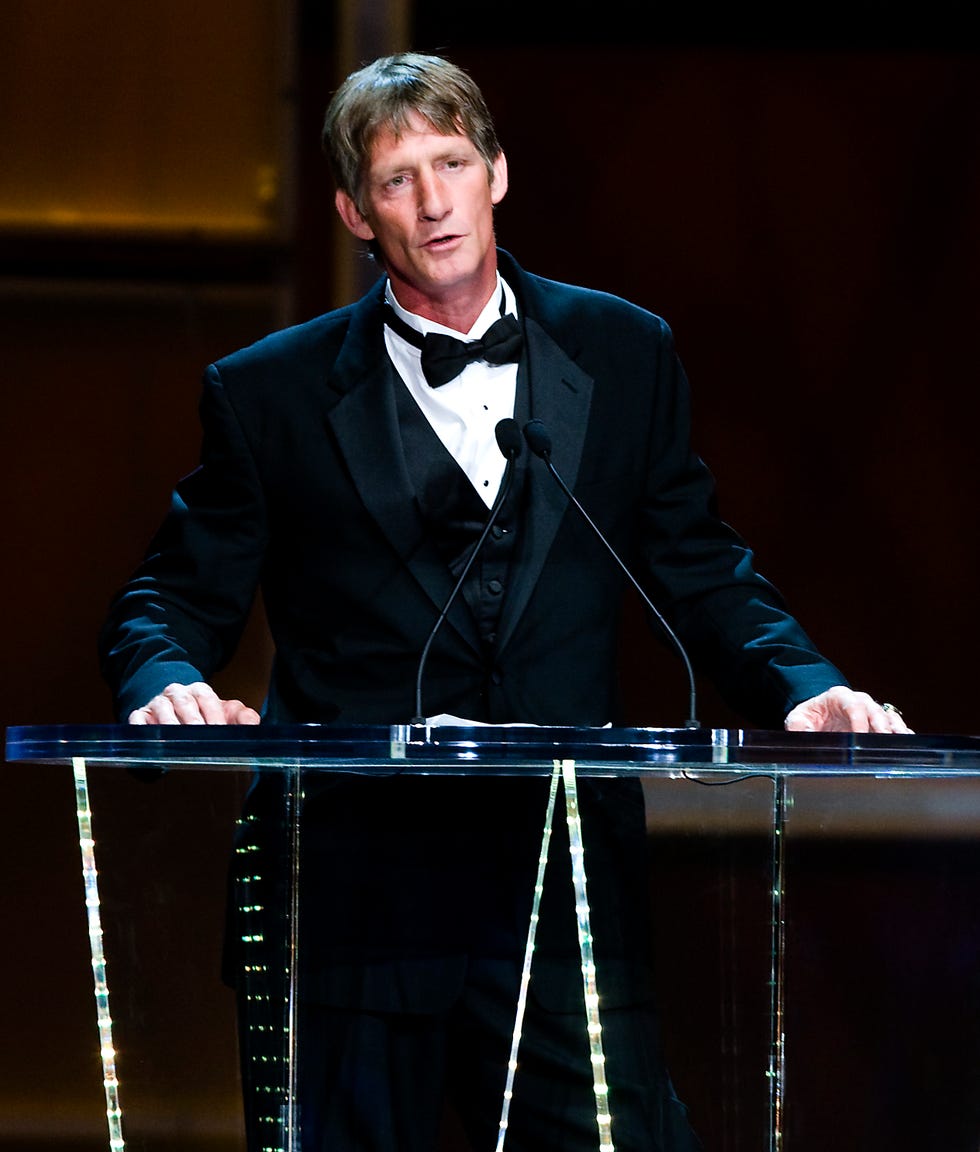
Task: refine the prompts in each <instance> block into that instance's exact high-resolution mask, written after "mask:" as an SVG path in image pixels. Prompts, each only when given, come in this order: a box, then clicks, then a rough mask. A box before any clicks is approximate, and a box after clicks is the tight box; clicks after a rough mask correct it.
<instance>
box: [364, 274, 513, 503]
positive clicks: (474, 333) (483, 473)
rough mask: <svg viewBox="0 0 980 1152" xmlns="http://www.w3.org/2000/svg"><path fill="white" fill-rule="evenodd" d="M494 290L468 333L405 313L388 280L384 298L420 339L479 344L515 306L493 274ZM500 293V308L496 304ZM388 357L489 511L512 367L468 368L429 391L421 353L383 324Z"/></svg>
mask: <svg viewBox="0 0 980 1152" xmlns="http://www.w3.org/2000/svg"><path fill="white" fill-rule="evenodd" d="M497 286H498V287H497V291H496V292H494V293H493V295H492V296H491V297H490V299H489V301H488V302H487V305H486V307H485V308H484V309H483V311H482V312H481V313H480V315H479V316H478V317H477V318H476V322H475V323H474V325H473V327H472V328H471V329H470V330H469V332H456V331H454V330H453V329H452V328H446V327H445V326H444V325H442V324H436V323H435V322H434V321H432V320H426V319H425V317H423V316H417V315H415V313H414V312H407V311H406V310H405V309H404V308H403V307H402V306H401V305H400V304H399V303H398V301H397V299H396V298H395V294H394V292H393V291H392V288H391V282H390V281H389V282H388V284H387V286H386V288H385V298H386V299H387V301H388V303H389V304H390V305H391V306H392V308H394V310H395V312H396V314H397V315H398V316H400V317H401V318H402V320H404V321H405V323H406V324H409V325H411V327H412V328H414V329H416V331H418V332H421V333H422V334H423V335H425V334H426V333H427V332H441V333H443V334H444V335H446V336H455V337H456V338H457V340H479V339H480V337H481V336H483V334H484V333H485V332H486V330H487V329H488V328H489V327H490V325H491V324H493V323H494V322H495V321H497V320H499V319H500V317H501V315H506V314H508V313H513V314H514V315H516V314H517V301H516V298H515V297H514V293H513V292H512V291H511V289H510V288H509V286H508V285H507V284H506V283H505V282H504V280H503V279H502V278H501V276H500V274H499V273H498V274H497ZM501 293H503V300H504V309H503V312H501V308H500V301H501ZM385 345H386V347H387V349H388V355H389V356H390V357H391V359H392V362H393V363H394V365H395V368H396V370H397V372H398V375H399V376H400V377H401V379H402V380H403V381H404V383H405V387H406V388H407V389H408V390H409V392H410V393H411V394H412V397H413V398H414V400H415V402H416V404H418V406H419V408H420V409H421V410H422V414H423V415H424V416H425V418H426V420H428V421H429V423H430V424H431V425H432V429H433V431H434V432H435V433H436V435H437V436H438V437H439V439H440V440H441V441H442V442H443V444H444V445H445V446H446V448H447V449H448V450H449V452H450V453H452V455H453V457H454V459H455V460H456V461H457V463H458V464H459V466H460V467H461V468H462V469H463V471H464V472H465V473H466V475H467V476H468V477H469V479H470V483H471V484H472V485H473V487H474V488H475V489H476V490H477V492H478V493H479V494H480V497H481V498H482V499H483V502H484V503H485V504H486V505H487V507H488V508H489V507H490V506H491V505H492V504H493V500H494V497H495V496H496V494H497V489H498V488H499V487H500V481H501V480H502V479H503V475H504V467H505V465H506V461H505V460H504V457H503V454H502V453H501V451H500V449H499V448H498V447H497V439H496V436H495V435H494V429H495V428H496V426H497V424H498V422H499V421H500V420H503V419H505V418H507V417H513V415H514V398H515V396H516V394H517V365H516V364H498V365H493V364H486V363H484V362H483V361H474V362H473V363H471V364H467V365H466V367H465V368H464V369H463V371H462V372H461V373H460V374H459V376H457V377H456V379H455V380H450V381H449V382H448V383H446V384H443V385H442V386H441V387H439V388H432V387H430V386H429V385H428V384H427V383H426V381H425V377H424V376H423V375H422V366H421V359H422V353H421V350H420V349H418V348H416V347H415V346H414V344H410V343H409V342H408V341H407V340H406V339H404V337H402V336H399V335H398V333H397V332H394V331H392V329H391V328H389V327H388V326H387V325H385Z"/></svg>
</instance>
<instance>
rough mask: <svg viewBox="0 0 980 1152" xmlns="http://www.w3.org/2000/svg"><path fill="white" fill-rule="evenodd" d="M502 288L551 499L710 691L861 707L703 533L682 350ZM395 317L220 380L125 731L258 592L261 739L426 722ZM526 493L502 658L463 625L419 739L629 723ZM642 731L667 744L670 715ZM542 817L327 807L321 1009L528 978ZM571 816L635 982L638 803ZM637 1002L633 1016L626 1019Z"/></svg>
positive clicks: (547, 515) (559, 911)
mask: <svg viewBox="0 0 980 1152" xmlns="http://www.w3.org/2000/svg"><path fill="white" fill-rule="evenodd" d="M500 270H501V274H502V275H503V276H504V278H505V279H506V280H507V282H508V284H510V286H511V287H512V288H513V289H514V292H515V294H516V297H517V301H518V308H519V313H520V318H521V323H522V325H523V328H524V332H525V337H526V340H525V351H524V354H523V358H522V361H521V364H520V367H519V373H518V391H519V395H520V397H521V401H520V403H521V406H522V407H521V410H522V411H524V412H526V413H527V414H528V415H529V416H531V417H533V418H537V419H540V420H541V421H543V422H544V424H545V425H546V426H547V428H548V430H549V432H550V434H551V437H552V442H553V449H552V460H553V463H554V465H555V467H556V468H557V470H558V472H559V473H560V474H561V476H562V477H563V479H564V480H565V482H566V483H567V484H568V485H569V487H571V488H572V489H573V491H574V492H575V494H576V496H577V498H578V499H579V501H580V502H581V504H582V505H583V506H584V508H585V509H586V510H587V511H588V513H589V515H590V517H591V518H592V520H593V521H594V522H595V524H596V525H597V526H598V527H599V528H600V529H601V531H602V533H603V535H604V536H605V537H606V539H607V540H608V541H609V542H610V543H611V544H612V546H613V547H614V548H615V550H616V551H617V553H618V554H619V555H620V556H621V557H622V559H623V560H624V561H625V563H626V564H627V566H628V567H629V568H630V570H631V571H632V573H633V574H634V575H635V576H636V577H637V579H638V580H639V581H640V583H641V584H642V585H643V586H644V588H645V590H646V592H647V594H648V595H649V596H650V598H651V599H652V600H653V602H654V603H655V604H657V605H658V607H659V608H660V610H661V611H662V612H663V613H664V615H665V617H666V618H667V619H668V620H669V621H670V623H671V625H672V627H673V628H674V630H675V631H676V632H677V634H678V635H679V636H680V638H681V639H682V641H683V643H684V645H685V647H686V648H687V650H688V652H689V654H690V656H691V658H692V661H693V662H694V665H695V667H696V669H697V670H698V672H699V674H701V675H704V676H707V677H709V678H711V679H712V680H713V681H714V682H715V683H716V684H717V686H718V688H719V689H720V691H721V692H722V693H723V694H724V695H725V696H726V697H727V698H728V700H729V701H730V702H731V703H732V704H733V705H734V707H736V708H737V709H738V710H739V711H740V712H741V713H742V714H743V715H744V716H745V717H746V719H747V720H748V721H749V722H751V723H755V724H759V725H762V726H764V727H777V726H779V725H781V723H782V720H783V717H784V716H785V714H786V713H787V711H788V710H789V709H790V708H791V707H792V706H793V705H794V704H796V703H798V702H799V701H801V700H803V699H806V698H808V697H810V696H812V695H815V694H816V693H818V692H820V691H822V690H824V689H825V688H828V687H830V686H832V685H834V684H840V683H845V680H844V678H843V677H842V676H841V674H840V672H839V671H838V670H837V669H835V668H834V667H832V666H831V665H830V664H829V663H828V662H827V661H826V660H825V659H824V658H823V657H822V656H821V655H820V654H819V653H818V652H817V650H816V649H815V647H814V645H813V644H812V642H811V641H810V640H809V639H808V637H807V636H806V635H805V633H804V632H803V631H802V629H801V628H800V626H799V625H798V624H797V622H796V621H795V620H794V619H793V618H792V617H791V616H790V615H789V613H788V612H787V610H786V608H785V606H784V605H783V602H782V600H781V598H780V596H779V594H778V593H777V592H776V590H775V589H774V588H773V587H772V586H771V585H770V584H769V583H768V582H766V581H765V580H764V579H763V578H762V577H761V576H760V575H759V574H758V573H756V571H755V570H754V568H753V563H752V555H751V552H750V550H749V548H748V547H747V545H746V543H745V542H744V541H743V540H742V539H741V538H740V537H739V536H738V535H737V534H736V533H735V532H734V531H733V530H732V529H731V528H730V527H728V526H727V525H726V524H724V523H723V522H722V521H721V520H720V519H719V517H718V515H717V511H716V506H715V494H714V484H713V480H712V477H711V475H710V473H709V472H708V470H707V468H706V467H705V465H704V464H703V462H702V461H701V460H700V459H699V458H698V457H697V456H696V455H695V453H694V452H693V451H692V449H691V446H690V443H689V395H688V385H687V381H686V379H685V375H684V372H683V369H682V366H681V364H680V361H679V359H678V357H677V354H676V352H675V349H674V344H673V339H672V335H671V332H670V330H669V328H668V326H667V325H666V323H665V322H664V321H663V320H662V319H660V318H659V317H657V316H655V315H653V314H651V313H649V312H647V311H644V310H643V309H641V308H638V307H636V306H634V305H632V304H629V303H627V302H626V301H624V300H621V299H619V298H616V297H614V296H611V295H608V294H603V293H599V292H595V291H590V290H586V289H583V288H579V287H573V286H569V285H564V284H558V283H555V282H553V281H549V280H545V279H542V278H540V277H537V276H533V275H530V274H528V273H526V272H525V271H523V270H522V269H521V268H520V267H519V266H518V265H517V264H516V263H515V262H514V261H513V259H512V258H511V257H510V256H509V255H508V254H507V253H504V252H501V253H500ZM383 291H384V288H383V281H380V282H379V283H378V284H377V285H375V287H374V288H373V289H372V290H371V291H370V292H369V293H368V294H367V295H366V296H365V297H364V298H363V299H361V300H360V301H358V302H357V303H355V304H352V305H350V306H348V307H345V308H341V309H339V310H337V311H334V312H331V313H328V314H326V315H324V316H321V317H319V318H317V319H315V320H312V321H310V322H308V323H305V324H301V325H299V326H296V327H293V328H289V329H287V330H285V331H281V332H277V333H275V334H273V335H271V336H269V337H267V338H265V339H264V340H261V341H260V342H258V343H257V344H255V345H252V346H251V347H249V348H246V349H244V350H241V351H239V352H236V353H234V354H233V355H231V356H228V357H227V358H225V359H223V360H221V361H219V362H217V363H216V364H214V365H212V366H211V367H210V368H209V369H208V371H207V373H206V376H205V381H204V392H203V397H202V401H201V419H202V423H203V430H204V435H203V442H202V455H201V462H200V466H199V468H198V469H197V470H196V471H195V472H193V473H192V474H191V475H190V476H188V477H186V478H185V479H184V480H183V481H181V483H180V484H179V485H178V486H177V488H176V491H175V494H174V498H173V504H172V509H171V512H170V514H169V516H168V517H167V520H166V521H165V523H164V525H163V527H162V528H161V530H160V532H159V533H158V535H157V536H156V538H155V540H154V541H153V543H152V545H151V547H150V550H149V552H148V554H147V556H146V558H145V560H144V562H143V563H142V565H141V566H140V568H139V569H138V570H137V572H136V573H135V574H134V576H133V578H132V579H131V581H130V582H129V583H128V584H127V585H126V587H125V588H124V589H123V590H122V592H121V593H120V594H119V596H118V597H117V598H116V600H115V601H114V603H113V605H112V607H111V610H110V613H109V616H108V619H107V622H106V625H105V627H104V630H103V633H102V637H101V650H102V660H103V669H104V673H105V675H106V677H107V679H108V682H109V683H110V685H111V687H112V689H113V691H114V694H115V698H116V702H117V707H118V710H119V713H120V715H121V716H125V715H126V714H127V713H128V711H129V710H130V709H132V708H134V707H138V706H141V705H143V704H145V703H146V702H148V701H149V700H150V699H151V698H152V697H153V696H154V695H155V694H156V693H158V692H159V691H161V690H162V689H163V688H164V687H165V686H166V685H168V684H170V683H171V682H175V681H177V682H191V681H195V680H208V679H209V678H210V677H211V676H212V675H213V674H214V672H215V671H216V670H218V669H219V668H220V667H221V666H222V665H223V664H224V663H225V661H226V660H227V659H228V658H229V657H230V655H231V654H232V652H233V651H234V648H235V645H236V642H237V640H238V638H239V635H240V632H241V629H242V627H243V623H244V621H245V619H246V617H247V615H248V613H249V610H250V607H251V604H252V601H253V598H254V597H255V595H256V592H257V590H258V589H260V588H261V591H262V596H263V600H264V606H265V611H266V615H267V618H268V622H269V626H270V629H271V633H272V637H273V640H274V645H275V657H274V665H273V671H272V677H271V683H270V686H269V694H268V698H267V701H266V704H265V711H264V716H265V718H266V720H267V721H270V722H292V721H296V722H318V723H325V724H344V725H346V724H359V723H399V722H405V721H408V720H409V719H410V718H411V717H412V716H413V715H414V713H415V699H414V692H415V677H416V670H417V666H418V661H419V655H420V653H421V651H422V649H423V647H424V645H425V642H426V640H427V638H428V635H429V633H430V631H431V629H432V626H433V624H434V622H435V620H436V618H437V616H438V613H439V612H440V610H441V609H442V608H443V606H444V605H445V604H446V602H447V600H448V599H449V596H450V593H451V591H452V587H453V582H454V578H453V575H452V573H451V572H450V570H449V568H448V566H447V564H446V561H445V558H444V556H443V555H442V554H441V553H440V551H439V550H438V548H437V547H436V546H435V544H434V542H433V540H432V539H431V534H430V533H429V532H428V530H427V527H426V521H425V518H424V516H423V515H422V514H421V512H420V509H419V504H418V500H417V495H416V492H415V490H414V487H413V484H412V480H411V478H410V475H409V468H408V466H407V464H406V459H405V451H404V447H403V444H402V438H401V432H400V426H399V420H398V415H397V407H396V397H397V391H396V390H397V389H398V388H400V387H402V385H401V384H400V382H399V380H398V378H397V376H396V374H395V372H394V369H393V367H392V365H391V362H390V360H389V358H388V356H387V353H386V350H385V344H384V338H383V317H382V302H383ZM518 467H519V468H521V469H523V470H524V472H523V476H522V481H523V484H522V491H523V502H522V507H521V512H520V517H519V527H518V532H517V539H516V544H515V552H514V555H513V560H512V563H511V566H510V575H509V579H508V581H507V587H506V590H505V593H504V596H503V603H502V608H501V617H500V625H499V628H498V630H497V638H496V643H495V645H494V646H493V648H492V649H488V648H487V646H486V645H485V644H482V643H481V641H480V637H479V634H478V631H477V627H476V623H475V621H474V619H473V618H472V616H471V614H470V610H469V608H468V606H467V603H466V601H465V599H464V598H463V597H457V599H456V601H455V602H454V604H453V607H452V609H451V611H450V612H449V614H448V616H447V618H446V620H445V621H444V623H443V625H442V627H441V629H440V632H439V634H438V636H437V639H436V641H435V643H434V644H433V647H432V650H431V653H430V655H429V659H428V662H427V665H426V674H425V678H424V702H425V711H426V713H427V714H429V715H433V714H436V713H442V712H446V713H451V714H453V715H456V716H462V717H466V718H469V719H472V720H474V721H484V722H501V723H506V722H525V723H534V724H547V725H602V724H605V723H608V722H610V721H613V722H616V721H617V719H618V716H617V701H616V668H617V656H618V653H617V641H618V636H619V632H620V613H619V606H620V602H621V599H622V594H623V577H622V574H621V572H620V570H619V569H618V567H617V566H616V565H615V564H614V563H613V562H612V560H611V558H610V557H609V555H608V553H607V552H606V550H605V548H603V546H602V545H601V544H600V543H599V542H598V541H597V539H596V538H595V536H594V534H593V532H592V530H591V529H590V528H589V527H588V525H587V524H586V523H585V522H584V520H583V519H582V518H581V517H580V516H579V515H578V513H577V512H576V511H575V510H574V509H573V508H570V507H569V504H568V500H567V498H566V496H565V495H564V493H563V492H562V491H561V489H560V487H559V485H558V484H556V483H555V480H554V478H553V477H552V476H551V475H549V474H548V472H547V470H546V469H545V467H544V465H543V463H542V462H541V461H540V460H538V459H537V458H535V457H531V456H530V454H529V453H525V454H524V456H523V457H522V459H521V460H520V461H519V463H518ZM678 675H681V672H680V671H679V672H678ZM650 723H651V724H659V725H662V724H663V723H664V717H663V716H662V715H661V714H660V713H659V712H658V710H657V701H656V700H651V701H650ZM265 787H266V789H267V790H269V791H271V788H272V786H271V785H269V784H266V785H265ZM260 791H261V787H260ZM546 794H547V785H546V782H544V781H542V780H520V779H508V780H478V779H476V778H459V779H451V780H450V779H436V778H418V777H416V778H414V779H409V778H401V779H391V780H387V781H386V780H379V779H371V780H365V779H347V778H336V779H333V780H331V781H330V782H321V783H320V784H319V785H318V787H316V788H313V789H311V792H310V794H309V795H308V799H307V816H306V817H305V818H306V819H307V820H308V822H309V828H308V830H307V831H306V832H304V845H305V848H304V852H305V855H304V859H303V872H302V875H303V877H304V881H303V883H304V884H305V885H306V887H305V888H304V892H306V893H308V894H309V901H308V907H310V908H313V907H314V906H315V907H316V909H317V911H316V915H315V917H314V916H313V914H312V913H311V914H310V916H309V917H308V920H304V921H303V924H304V927H303V939H304V945H305V946H304V956H305V957H306V958H307V960H308V973H307V977H306V979H307V981H308V983H307V987H308V988H310V989H314V988H316V989H317V990H318V992H317V994H318V995H322V996H323V997H324V998H326V999H331V998H336V999H339V1000H342V1001H344V1002H346V1003H350V1002H363V1003H366V1004H369V1005H374V1006H379V1005H380V1006H392V1005H395V1006H405V1005H408V1006H409V1007H413V1008H414V1007H419V1006H426V1007H428V1006H431V1005H433V1004H436V1005H438V1004H439V1003H441V1002H442V1001H443V999H444V998H445V997H446V996H448V995H450V994H451V992H452V989H453V988H454V987H456V986H457V985H458V982H459V980H460V979H461V978H462V973H463V971H464V969H465V960H464V959H463V957H465V955H466V954H467V953H468V952H471V951H473V950H475V949H479V950H481V951H482V952H483V953H484V954H490V955H498V954H499V956H500V957H502V958H503V959H504V960H505V961H506V962H510V961H511V960H512V959H513V957H514V956H515V955H517V956H519V955H520V953H521V951H522V949H523V933H524V932H526V924H527V921H526V915H527V911H528V910H529V907H530V897H531V885H532V883H533V870H534V865H535V863H536V860H537V854H538V846H539V841H540V834H541V823H542V820H543V817H544V808H545V800H546ZM256 803H258V801H256ZM582 804H583V809H582V814H583V822H584V824H585V832H586V838H587V839H586V845H587V859H588V864H589V867H590V872H589V883H590V892H591V893H592V900H591V903H592V904H593V907H594V915H595V916H596V917H598V924H597V926H596V928H595V931H594V935H595V936H596V948H597V955H606V956H608V958H609V962H608V964H607V970H608V971H613V970H614V969H615V968H616V965H617V964H619V963H620V962H622V965H623V972H627V970H629V972H632V971H633V961H634V960H635V959H636V957H638V956H639V955H640V954H641V953H642V952H643V950H644V949H645V947H646V941H645V938H644V935H643V931H642V930H641V928H640V925H642V924H643V923H644V922H645V917H644V916H643V915H642V911H643V909H644V908H645V906H646V903H647V900H648V896H647V893H646V891H645V876H644V875H643V873H644V864H643V813H642V797H641V796H640V795H639V790H638V788H637V787H636V786H635V785H633V784H629V785H626V784H624V782H623V781H616V780H607V781H605V782H593V783H588V782H585V794H584V795H583V798H582ZM309 829H313V831H310V830H309ZM557 886H558V887H560V888H562V890H564V887H567V888H568V889H569V894H568V896H567V898H566V897H564V896H563V897H561V898H559V897H558V896H555V897H551V898H550V899H552V901H553V906H554V908H555V913H554V923H555V931H554V933H553V934H551V935H549V930H548V926H547V924H545V923H544V914H543V922H542V929H540V930H539V931H540V932H541V933H542V934H541V936H540V937H539V939H540V941H541V946H540V948H539V953H540V955H541V957H543V958H542V959H539V960H536V963H537V964H539V965H541V966H543V967H545V969H546V968H547V963H548V961H549V958H550V957H554V958H556V963H557V962H558V959H560V958H561V957H563V956H566V955H568V954H574V950H575V936H574V932H573V931H572V929H573V927H574V924H573V921H574V913H573V911H572V908H571V898H570V885H569V884H567V882H565V881H558V882H557ZM548 899H549V897H548V896H547V895H546V902H547V900H548ZM563 916H564V917H565V920H564V921H562V919H561V918H562V917H563ZM578 979H579V981H580V977H578ZM623 979H624V985H623V987H624V989H626V990H625V991H624V993H623V994H624V996H631V995H634V994H636V989H637V988H638V987H639V985H638V984H637V983H636V982H633V983H631V979H632V978H631V977H629V976H628V973H627V975H626V976H624V977H623ZM545 983H548V984H550V983H551V982H549V981H539V987H540V985H542V984H545ZM560 984H561V982H560V981H559V980H557V979H556V980H555V981H554V985H553V986H554V987H555V988H556V989H558V991H556V994H555V1000H556V1003H557V1002H559V1001H562V1000H563V999H564V997H565V993H564V992H562V991H561V990H560ZM627 986H628V988H627ZM543 994H544V995H546V994H547V993H546V991H545V992H544V993H543ZM569 994H571V993H569ZM578 995H579V997H580V995H581V991H580V989H579V992H578ZM607 999H608V997H607Z"/></svg>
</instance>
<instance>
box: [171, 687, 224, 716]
mask: <svg viewBox="0 0 980 1152" xmlns="http://www.w3.org/2000/svg"><path fill="white" fill-rule="evenodd" d="M181 700H182V701H183V703H184V706H185V708H186V710H187V711H186V715H187V716H188V719H186V720H185V719H184V718H183V715H181V713H180V710H179V709H178V715H180V716H181V722H182V723H184V724H225V723H227V721H226V719H225V702H224V701H223V700H222V699H221V698H220V697H219V696H218V693H217V692H215V690H214V689H213V688H212V687H211V685H210V684H204V683H198V684H188V685H187V689H186V694H183V693H182V694H181ZM195 717H199V719H195Z"/></svg>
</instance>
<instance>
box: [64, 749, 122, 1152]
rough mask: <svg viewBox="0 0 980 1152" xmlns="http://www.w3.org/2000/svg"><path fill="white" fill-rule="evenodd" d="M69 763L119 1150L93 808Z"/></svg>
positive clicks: (79, 764) (77, 762) (80, 763)
mask: <svg viewBox="0 0 980 1152" xmlns="http://www.w3.org/2000/svg"><path fill="white" fill-rule="evenodd" d="M71 763H72V769H73V771H74V775H75V810H76V813H77V816H78V845H79V848H80V849H81V854H82V881H83V884H84V886H85V909H86V912H87V914H88V939H89V948H90V950H91V953H92V975H93V977H94V980H95V1012H96V1019H97V1021H98V1027H99V1050H100V1052H101V1056H102V1082H103V1084H104V1085H105V1102H106V1118H107V1120H108V1123H109V1148H110V1150H111V1152H121V1150H122V1149H124V1148H125V1147H126V1144H125V1141H124V1140H123V1134H122V1109H121V1108H120V1106H119V1080H118V1078H117V1076H116V1052H115V1048H114V1046H113V1042H112V1017H111V1015H110V1014H109V984H108V981H107V979H106V962H105V952H104V950H103V942H102V919H101V912H100V904H99V874H98V870H97V869H96V867H95V839H94V837H93V835H92V808H91V805H90V804H89V794H88V773H87V771H86V768H85V761H84V759H82V758H81V757H73V758H72V762H71Z"/></svg>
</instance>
